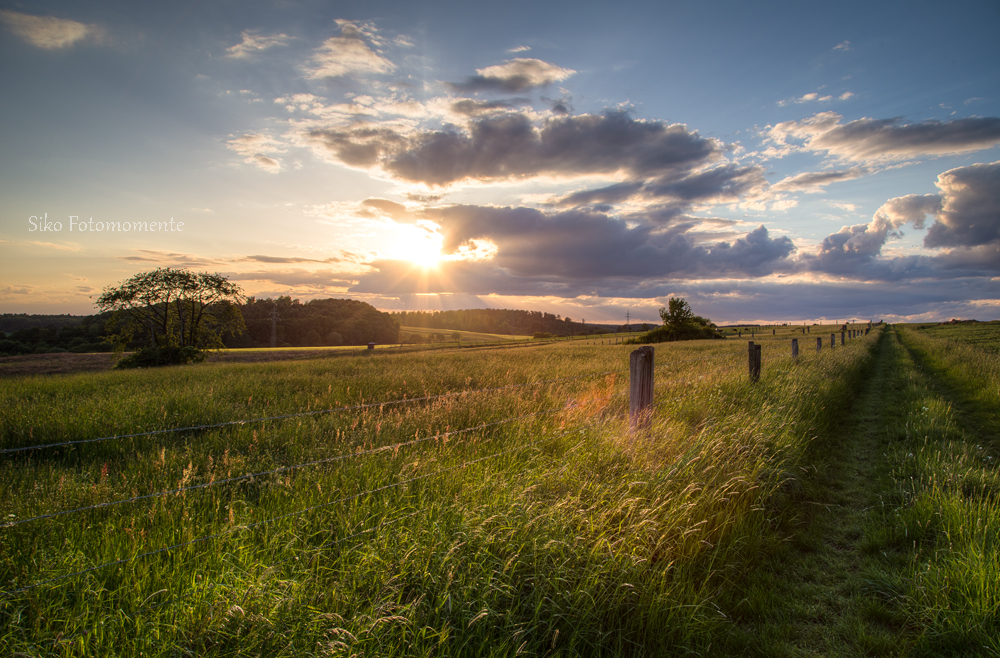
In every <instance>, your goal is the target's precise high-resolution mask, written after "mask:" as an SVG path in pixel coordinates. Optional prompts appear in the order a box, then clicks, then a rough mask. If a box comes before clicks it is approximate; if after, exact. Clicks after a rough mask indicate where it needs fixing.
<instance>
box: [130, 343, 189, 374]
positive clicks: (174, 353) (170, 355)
mask: <svg viewBox="0 0 1000 658" xmlns="http://www.w3.org/2000/svg"><path fill="white" fill-rule="evenodd" d="M204 360H205V352H204V351H202V350H199V349H197V348H195V347H191V346H190V345H187V346H185V347H172V346H167V347H157V348H148V347H146V348H140V349H138V350H136V351H135V352H133V353H132V354H131V355H129V356H127V357H125V358H124V359H122V360H121V361H119V362H118V363H117V365H115V368H117V369H120V370H124V369H128V368H155V367H158V366H175V365H182V364H185V363H196V362H198V361H204Z"/></svg>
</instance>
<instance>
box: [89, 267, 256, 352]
mask: <svg viewBox="0 0 1000 658" xmlns="http://www.w3.org/2000/svg"><path fill="white" fill-rule="evenodd" d="M244 299H245V298H244V295H243V291H242V290H241V289H240V287H239V286H238V285H236V284H234V283H230V282H229V280H228V279H226V277H224V276H222V275H220V274H209V273H208V272H190V271H188V270H181V269H172V268H169V267H166V268H157V269H155V270H153V271H151V272H140V273H139V274H136V275H135V276H133V277H132V278H130V279H127V280H125V281H123V282H121V283H120V284H118V285H117V286H108V287H107V288H105V289H104V292H103V293H102V294H101V296H100V297H99V298H98V299H97V307H98V308H99V309H101V311H105V312H107V311H112V312H114V319H113V323H112V326H114V327H116V329H115V331H114V334H113V336H112V340H113V341H114V342H115V343H116V344H117V345H118V347H119V348H125V347H127V346H129V345H130V344H133V343H137V342H142V343H145V344H146V345H148V347H149V348H150V349H161V348H183V347H192V348H195V349H215V348H221V347H223V343H222V337H223V335H225V334H233V335H236V334H239V333H242V332H243V331H245V327H244V325H243V315H242V314H241V313H240V309H239V306H238V304H240V303H241V302H243V300H244Z"/></svg>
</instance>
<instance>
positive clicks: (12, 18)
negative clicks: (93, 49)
mask: <svg viewBox="0 0 1000 658" xmlns="http://www.w3.org/2000/svg"><path fill="white" fill-rule="evenodd" d="M0 22H2V23H3V24H4V25H5V26H6V27H7V29H8V30H10V31H11V32H13V33H14V34H16V35H17V36H19V37H21V38H22V39H24V40H25V41H27V42H28V43H30V44H31V45H33V46H37V47H39V48H45V49H46V50H56V49H58V48H68V47H70V46H72V45H73V44H75V43H77V42H78V41H81V40H83V39H85V38H87V37H94V36H99V35H100V33H101V31H102V30H101V28H99V27H98V26H96V25H87V24H85V23H79V22H77V21H73V20H69V19H66V18H55V17H53V16H32V15H30V14H21V13H18V12H16V11H9V10H6V9H4V10H0Z"/></svg>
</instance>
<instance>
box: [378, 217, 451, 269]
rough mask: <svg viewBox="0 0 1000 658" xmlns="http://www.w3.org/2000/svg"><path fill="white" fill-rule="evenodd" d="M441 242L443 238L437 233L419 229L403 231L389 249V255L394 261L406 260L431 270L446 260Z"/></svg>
mask: <svg viewBox="0 0 1000 658" xmlns="http://www.w3.org/2000/svg"><path fill="white" fill-rule="evenodd" d="M407 228H410V227H407ZM441 242H442V238H441V236H440V235H438V234H437V233H428V232H427V231H423V230H419V229H415V230H403V231H400V234H399V235H398V236H397V239H396V241H395V242H394V243H393V245H392V247H390V248H389V251H388V254H387V255H388V256H389V257H390V258H392V259H394V260H405V261H409V262H411V263H413V264H414V265H419V266H420V267H423V268H424V269H430V268H432V267H437V266H438V265H440V264H441V261H442V260H443V259H444V255H443V254H442V253H441Z"/></svg>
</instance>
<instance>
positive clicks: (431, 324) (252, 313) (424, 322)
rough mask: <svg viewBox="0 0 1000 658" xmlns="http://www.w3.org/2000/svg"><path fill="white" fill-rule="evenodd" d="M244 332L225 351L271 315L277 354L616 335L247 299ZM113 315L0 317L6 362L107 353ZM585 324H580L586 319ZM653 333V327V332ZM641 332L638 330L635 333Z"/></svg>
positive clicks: (494, 316)
mask: <svg viewBox="0 0 1000 658" xmlns="http://www.w3.org/2000/svg"><path fill="white" fill-rule="evenodd" d="M240 310H241V311H242V313H243V321H244V323H245V324H246V329H247V330H246V332H245V333H244V334H242V335H240V336H235V337H234V336H227V337H225V339H224V342H225V344H226V347H233V348H237V347H269V346H270V345H271V314H272V312H275V311H276V313H277V317H276V321H275V323H274V327H275V330H276V339H277V340H276V343H277V346H278V347H320V346H327V345H365V344H367V343H369V342H374V343H380V344H387V343H396V342H399V340H400V332H399V328H400V326H402V325H405V326H410V327H424V328H427V329H442V330H449V331H473V332H479V333H490V334H515V335H528V336H530V335H533V334H539V333H541V334H551V335H553V336H570V335H576V334H581V333H588V334H593V333H604V332H609V331H612V330H613V329H612V328H610V327H608V326H603V325H596V324H584V323H583V322H582V321H581V322H576V321H574V320H572V319H571V318H561V317H559V316H558V315H553V314H552V313H544V312H541V311H516V310H507V309H490V308H485V309H466V310H460V311H403V312H398V313H384V312H382V311H378V310H377V309H375V307H373V306H371V305H370V304H366V303H365V302H361V301H357V300H354V299H314V300H311V301H308V302H305V303H302V302H300V301H299V300H297V299H292V298H291V297H278V298H277V299H271V298H267V299H256V298H253V297H251V298H249V299H248V300H247V302H246V303H245V304H243V305H241V306H240ZM109 317H110V316H109V315H108V314H97V315H27V314H23V313H18V314H12V313H5V314H3V315H0V356H14V355H18V354H46V353H54V352H109V351H111V346H110V345H109V344H108V343H106V342H104V337H105V335H106V330H105V326H104V325H105V323H106V322H107V320H108V319H109ZM581 320H582V318H581ZM647 327H648V326H647ZM633 328H634V329H638V328H639V325H634V326H633Z"/></svg>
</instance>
